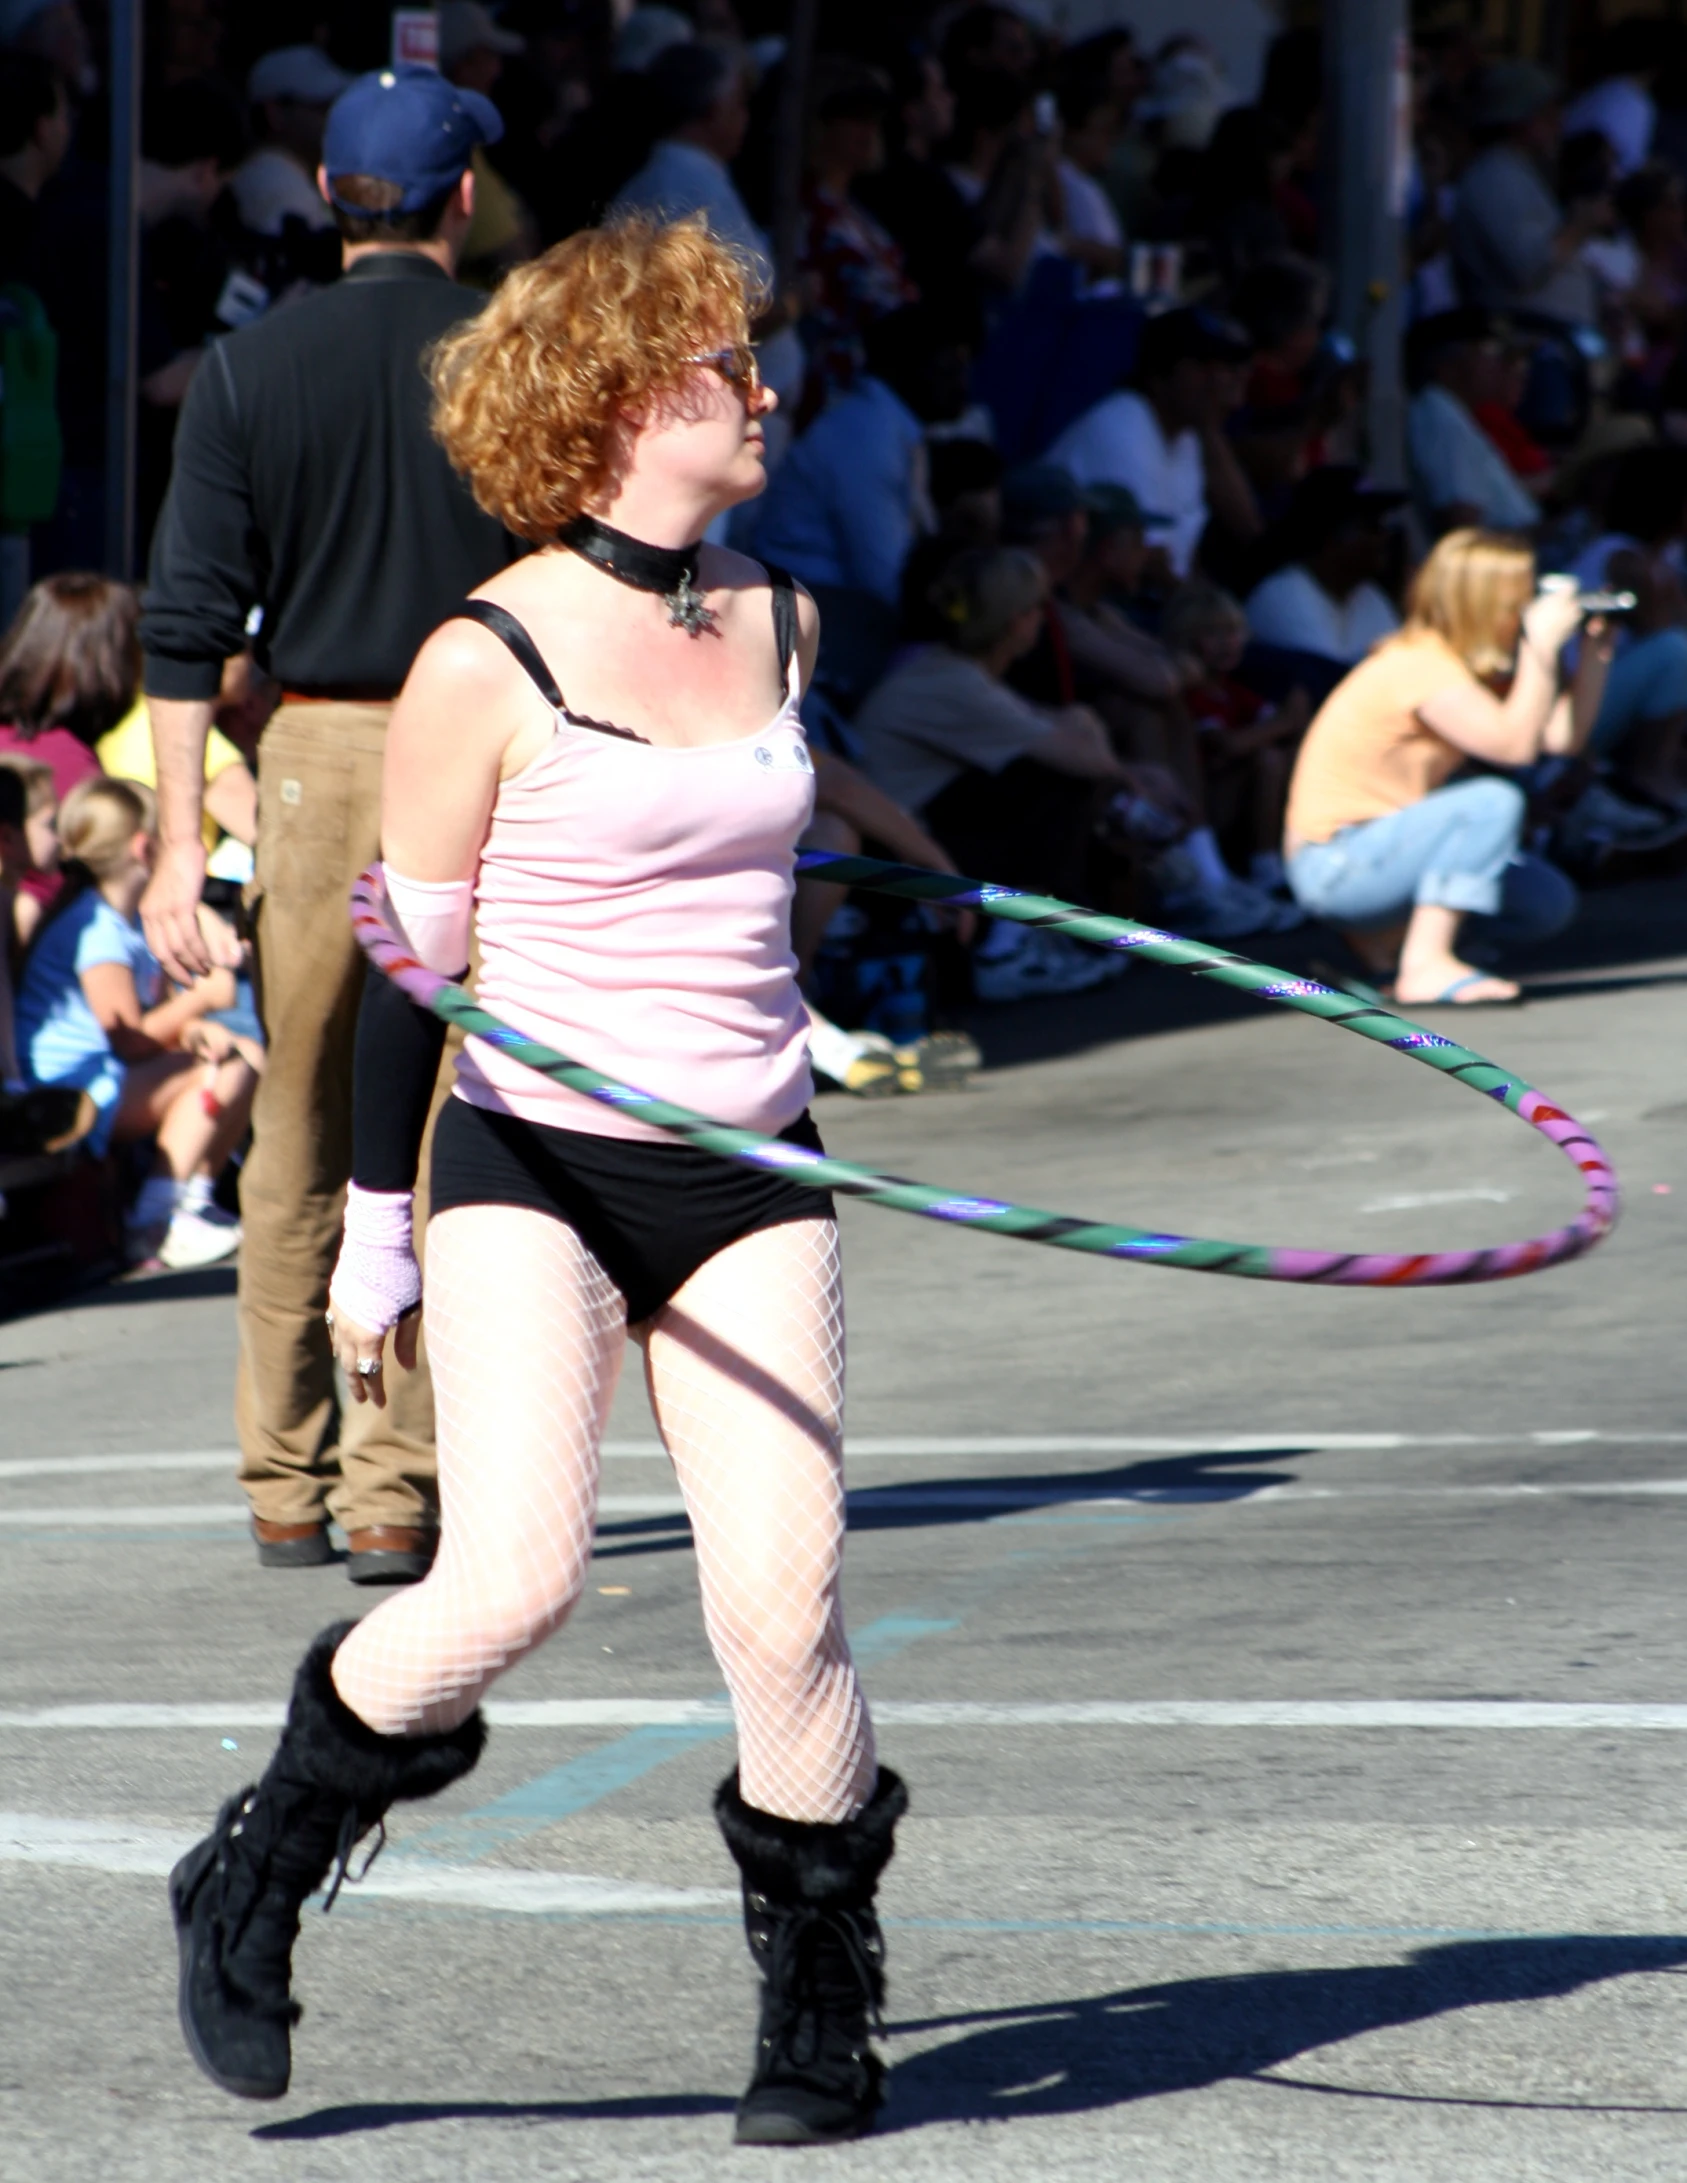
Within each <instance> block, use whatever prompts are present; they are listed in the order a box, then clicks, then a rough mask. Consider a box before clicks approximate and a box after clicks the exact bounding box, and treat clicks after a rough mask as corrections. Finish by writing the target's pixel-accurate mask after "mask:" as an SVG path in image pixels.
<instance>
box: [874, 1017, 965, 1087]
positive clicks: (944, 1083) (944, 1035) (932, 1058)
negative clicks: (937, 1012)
mask: <svg viewBox="0 0 1687 2183" xmlns="http://www.w3.org/2000/svg"><path fill="white" fill-rule="evenodd" d="M894 1052H895V1056H896V1065H897V1068H898V1070H899V1071H900V1073H901V1077H902V1089H903V1090H904V1091H905V1092H918V1091H961V1090H964V1088H965V1087H966V1085H967V1084H968V1083H970V1082H971V1080H972V1078H973V1077H974V1076H976V1075H977V1073H978V1071H979V1070H980V1069H982V1068H983V1066H984V1055H983V1053H982V1052H981V1051H980V1049H979V1045H978V1041H977V1040H976V1039H974V1038H971V1037H969V1036H968V1034H967V1033H966V1032H965V1031H928V1032H927V1033H926V1035H925V1037H924V1038H917V1039H915V1040H914V1041H913V1042H912V1044H910V1045H907V1046H898V1047H896V1048H895V1049H894Z"/></svg>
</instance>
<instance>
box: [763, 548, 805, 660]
mask: <svg viewBox="0 0 1687 2183" xmlns="http://www.w3.org/2000/svg"><path fill="white" fill-rule="evenodd" d="M762 566H763V567H764V568H765V569H766V570H767V580H768V582H769V583H770V584H771V585H772V586H773V641H774V643H775V644H776V645H777V646H778V648H779V672H780V674H781V675H783V676H784V678H785V681H786V682H787V684H788V683H789V682H790V679H791V661H792V660H793V659H794V658H795V656H796V650H797V636H798V630H797V587H796V585H795V584H794V583H793V582H792V580H791V572H790V570H789V569H784V568H780V567H779V565H778V563H777V562H774V561H764V562H763V563H762Z"/></svg>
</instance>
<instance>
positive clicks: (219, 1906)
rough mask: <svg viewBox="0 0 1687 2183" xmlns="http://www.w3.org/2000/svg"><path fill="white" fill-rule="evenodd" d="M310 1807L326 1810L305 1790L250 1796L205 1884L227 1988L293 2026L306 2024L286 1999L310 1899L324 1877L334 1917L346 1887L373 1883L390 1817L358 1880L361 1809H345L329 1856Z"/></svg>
mask: <svg viewBox="0 0 1687 2183" xmlns="http://www.w3.org/2000/svg"><path fill="white" fill-rule="evenodd" d="M313 1805H315V1806H318V1807H319V1806H320V1792H319V1791H317V1790H315V1789H310V1788H305V1787H300V1788H298V1789H295V1790H293V1791H292V1793H291V1794H289V1793H286V1792H285V1791H283V1790H279V1789H278V1788H277V1787H276V1786H275V1785H273V1784H265V1785H264V1787H263V1788H260V1789H248V1790H246V1791H245V1793H244V1794H243V1796H242V1797H241V1798H240V1799H239V1801H238V1803H237V1804H235V1805H234V1806H232V1807H230V1808H225V1824H223V1825H221V1826H220V1827H219V1828H218V1832H217V1840H216V1849H215V1854H214V1855H213V1857H212V1859H211V1862H210V1865H209V1868H208V1870H207V1872H206V1874H205V1879H204V1882H203V1885H204V1888H205V1890H206V1894H207V1898H208V1900H207V1909H208V1912H209V1915H210V1918H211V1921H212V1923H213V1924H214V1926H215V1928H216V1931H217V1934H218V1939H219V1944H220V1945H219V1947H218V1951H217V1953H218V1959H219V1964H220V1968H221V1972H222V1976H223V1978H224V1980H225V1982H226V1983H227V1984H228V1986H229V1987H230V1988H231V1989H232V1990H233V1991H234V1992H235V1993H236V1994H237V1995H238V1996H239V1997H240V1999H241V2000H242V2001H243V2002H244V2003H245V2005H246V2006H247V2007H248V2008H249V2009H251V2010H252V2011H253V2012H254V2013H256V2014H259V2015H264V2016H271V2017H276V2018H279V2019H281V2020H282V2021H284V2022H287V2023H297V2021H298V2018H299V2005H298V2003H297V2002H296V2001H294V2000H293V1999H292V1998H291V1996H290V1994H289V1992H288V1957H289V1954H290V1952H291V1946H292V1939H293V1934H294V1932H295V1931H296V1930H297V1921H298V1913H299V1910H300V1908H301V1907H302V1906H303V1904H304V1901H305V1898H306V1897H307V1896H308V1895H310V1894H311V1893H312V1892H313V1891H314V1890H315V1889H316V1888H317V1887H318V1886H320V1885H321V1882H322V1880H323V1879H324V1878H325V1877H326V1878H328V1879H329V1887H328V1892H327V1895H326V1898H325V1899H324V1902H323V1905H322V1908H323V1911H324V1914H326V1913H327V1912H328V1911H330V1910H332V1909H333V1907H334V1903H335V1901H336V1899H337V1897H338V1895H339V1892H340V1889H341V1888H342V1886H344V1885H346V1884H347V1883H348V1882H349V1883H350V1885H352V1886H353V1887H355V1886H357V1885H358V1884H359V1883H360V1882H361V1881H362V1880H364V1879H365V1878H367V1876H368V1873H369V1868H370V1866H371V1865H373V1863H374V1862H375V1859H376V1858H377V1857H378V1856H379V1855H380V1854H381V1851H382V1850H383V1849H384V1848H385V1847H386V1841H387V1829H386V1821H385V1819H384V1818H383V1819H380V1820H378V1821H377V1822H376V1831H375V1840H374V1842H373V1844H372V1845H371V1847H370V1850H369V1854H368V1855H367V1856H366V1857H365V1858H364V1860H363V1863H362V1865H361V1866H360V1867H359V1869H358V1870H357V1871H356V1872H355V1873H354V1872H353V1871H352V1869H351V1860H352V1852H353V1851H354V1850H355V1848H356V1847H357V1843H358V1839H359V1837H360V1835H361V1834H362V1832H363V1828H362V1824H361V1821H360V1817H359V1813H358V1809H357V1806H356V1805H355V1804H351V1803H348V1804H347V1805H346V1806H345V1808H344V1810H343V1811H342V1812H341V1814H340V1817H339V1821H338V1825H337V1827H336V1830H335V1835H334V1841H333V1845H332V1849H331V1851H330V1853H329V1854H328V1856H327V1857H326V1858H324V1857H323V1854H322V1850H323V1846H324V1829H323V1828H322V1826H321V1824H320V1820H319V1819H318V1816H317V1813H316V1812H314V1811H313V1809H312V1807H313ZM313 1819H316V1820H317V1824H315V1825H313V1824H312V1821H313ZM266 1913H267V1915H266Z"/></svg>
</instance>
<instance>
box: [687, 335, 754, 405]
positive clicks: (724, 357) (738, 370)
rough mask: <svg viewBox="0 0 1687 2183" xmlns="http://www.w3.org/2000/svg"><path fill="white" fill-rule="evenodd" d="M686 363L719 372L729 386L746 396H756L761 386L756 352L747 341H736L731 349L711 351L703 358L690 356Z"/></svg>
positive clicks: (702, 356)
mask: <svg viewBox="0 0 1687 2183" xmlns="http://www.w3.org/2000/svg"><path fill="white" fill-rule="evenodd" d="M685 361H686V362H687V363H688V364H706V365H707V366H708V367H709V369H710V370H711V371H718V372H719V373H720V375H721V377H722V378H723V379H724V380H725V381H726V383H727V384H728V386H734V387H737V388H738V389H739V390H740V391H741V392H743V393H745V394H754V392H755V391H756V389H757V388H758V387H759V386H760V385H761V372H760V370H759V369H758V367H757V364H756V352H755V350H754V349H752V348H751V346H750V344H749V343H748V342H747V341H735V342H733V343H732V345H731V346H730V347H729V348H724V349H709V350H707V351H706V352H705V353H704V354H703V355H701V356H688V357H687V358H686V360H685Z"/></svg>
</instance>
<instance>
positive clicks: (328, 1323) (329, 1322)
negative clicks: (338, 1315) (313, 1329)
mask: <svg viewBox="0 0 1687 2183" xmlns="http://www.w3.org/2000/svg"><path fill="white" fill-rule="evenodd" d="M322 1323H323V1325H324V1326H325V1327H326V1328H327V1329H328V1331H329V1333H330V1334H332V1333H333V1331H334V1314H333V1313H332V1312H331V1311H325V1312H324V1313H323V1314H322Z"/></svg>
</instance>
